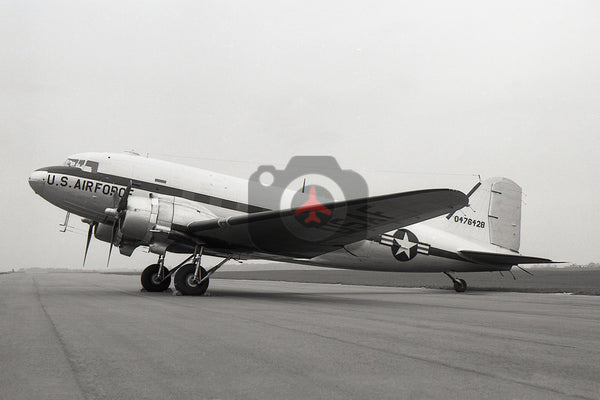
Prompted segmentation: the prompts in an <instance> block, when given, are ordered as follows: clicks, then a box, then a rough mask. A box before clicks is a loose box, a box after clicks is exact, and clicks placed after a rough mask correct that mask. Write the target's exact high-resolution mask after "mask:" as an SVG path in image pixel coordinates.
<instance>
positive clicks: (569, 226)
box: [0, 0, 600, 269]
mask: <svg viewBox="0 0 600 400" xmlns="http://www.w3.org/2000/svg"><path fill="white" fill-rule="evenodd" d="M599 39H600V3H598V2H597V1H547V0H546V1H522V0H520V1H503V2H496V4H495V5H491V4H490V2H481V1H452V2H448V1H422V2H415V1H405V2H403V1H389V2H368V1H354V0H351V1H348V0H346V1H336V2H327V1H307V0H303V1H296V2H295V1H259V2H246V1H244V2H228V1H222V0H219V1H187V2H186V1H164V2H156V1H122V0H120V1H96V2H91V1H84V2H82V1H54V0H44V1H25V0H15V1H6V0H2V1H0V132H1V135H2V146H1V148H0V152H1V157H2V161H1V162H2V169H1V171H0V176H1V178H2V184H3V187H2V196H1V197H0V199H1V200H0V201H1V210H2V214H3V217H2V222H3V224H2V225H3V226H2V231H1V233H0V235H2V237H1V240H0V246H1V247H0V249H1V251H2V258H3V261H2V263H1V264H0V269H7V268H12V267H14V268H20V267H28V266H56V267H78V266H79V265H80V263H81V258H82V254H83V247H84V242H85V234H84V233H83V232H82V231H79V232H75V233H65V234H61V233H59V232H58V224H59V223H60V222H62V219H63V218H64V212H62V211H61V210H59V209H58V208H56V207H54V206H52V205H50V204H49V203H47V202H46V201H44V200H43V199H42V198H40V197H39V196H37V195H35V194H34V193H33V191H32V190H31V189H30V188H29V186H28V184H27V177H28V175H29V173H30V172H31V171H32V170H34V169H36V168H39V167H42V166H48V165H55V164H58V163H61V162H62V161H63V160H64V159H65V158H66V156H67V155H69V154H72V153H76V152H81V151H122V150H130V149H135V150H136V151H138V152H140V153H142V154H146V153H149V154H150V155H151V156H152V155H154V156H157V157H160V158H164V159H168V160H171V161H176V160H177V159H179V160H180V161H181V162H183V163H186V164H190V165H194V166H199V167H204V168H208V169H214V170H218V171H221V172H224V173H230V174H234V175H238V176H243V177H247V176H249V175H250V174H251V173H252V172H253V171H254V170H255V169H256V167H257V166H258V165H260V164H274V165H276V166H277V167H279V168H283V167H284V166H285V164H286V162H287V160H288V159H289V158H290V157H291V156H294V155H304V154H328V155H333V156H335V157H337V159H338V160H339V162H340V164H341V165H342V167H343V168H348V169H354V170H356V171H358V172H361V173H363V175H364V176H365V177H366V178H367V180H368V183H369V185H370V189H371V192H372V193H386V192H394V191H399V190H404V189H407V188H413V187H414V185H422V186H424V187H428V186H436V187H455V188H457V189H460V190H463V191H468V190H469V189H470V187H471V186H472V185H473V184H474V183H475V182H476V181H477V178H476V177H474V175H477V174H480V175H481V176H482V177H483V178H486V177H491V176H506V177H509V178H511V179H513V180H515V181H516V182H517V183H519V184H520V185H521V186H522V187H523V190H524V193H525V197H524V201H525V205H524V209H523V222H522V225H523V230H522V246H521V250H522V252H523V253H525V254H530V255H536V256H542V257H551V258H553V259H558V260H567V261H572V262H577V263H587V262H591V261H595V262H600V246H599V245H598V243H599V242H600V233H599V229H598V226H600V211H599V205H598V198H600V190H599V182H600V180H599V175H600V173H599V171H600V162H599V156H600V135H599V133H600V40H599ZM415 178H417V180H415ZM415 182H416V183H415ZM72 222H73V224H74V225H75V227H77V228H78V229H82V230H85V229H86V227H87V225H84V224H82V223H81V222H79V221H78V219H76V218H73V221H72ZM107 250H108V244H106V243H101V242H98V241H95V242H94V244H93V245H92V247H91V249H90V264H91V266H90V268H91V267H101V266H102V265H103V263H104V260H105V257H106V252H107ZM151 261H154V256H151V257H150V256H148V255H144V254H137V252H136V254H134V256H133V257H132V258H131V259H127V258H126V257H124V256H119V255H116V254H115V255H114V257H113V261H112V264H113V265H114V266H116V267H120V266H124V267H131V266H136V267H138V268H141V267H143V266H145V265H146V264H148V263H150V262H151Z"/></svg>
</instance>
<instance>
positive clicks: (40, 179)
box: [29, 171, 48, 195]
mask: <svg viewBox="0 0 600 400" xmlns="http://www.w3.org/2000/svg"><path fill="white" fill-rule="evenodd" d="M46 176H48V173H47V172H46V171H33V172H32V173H31V175H29V186H31V188H32V189H33V191H34V192H36V193H37V194H39V195H41V194H42V192H43V191H44V185H45V184H46Z"/></svg>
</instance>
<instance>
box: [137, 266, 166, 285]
mask: <svg viewBox="0 0 600 400" xmlns="http://www.w3.org/2000/svg"><path fill="white" fill-rule="evenodd" d="M158 269H159V266H158V264H152V265H148V266H147V267H146V269H144V271H143V272H142V276H141V281H142V287H143V288H144V289H146V290H147V291H149V292H164V291H165V290H167V289H168V288H169V285H170V284H171V277H170V276H169V277H168V278H167V279H164V280H163V279H162V276H165V275H167V274H168V273H169V270H168V269H167V268H166V267H164V266H163V270H162V272H163V275H162V276H161V277H159V276H158Z"/></svg>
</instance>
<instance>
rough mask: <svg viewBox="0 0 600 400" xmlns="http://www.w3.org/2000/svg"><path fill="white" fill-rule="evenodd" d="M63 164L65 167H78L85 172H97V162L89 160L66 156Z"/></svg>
mask: <svg viewBox="0 0 600 400" xmlns="http://www.w3.org/2000/svg"><path fill="white" fill-rule="evenodd" d="M64 165H65V166H66V167H75V168H79V169H81V170H82V171H86V172H98V162H97V161H90V160H76V159H74V158H67V161H65V163H64Z"/></svg>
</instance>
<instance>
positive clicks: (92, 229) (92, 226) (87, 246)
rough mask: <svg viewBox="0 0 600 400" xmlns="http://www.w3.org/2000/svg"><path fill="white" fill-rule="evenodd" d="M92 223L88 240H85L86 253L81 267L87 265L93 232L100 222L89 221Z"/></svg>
mask: <svg viewBox="0 0 600 400" xmlns="http://www.w3.org/2000/svg"><path fill="white" fill-rule="evenodd" d="M88 223H89V224H90V228H89V229H88V233H87V241H86V242H85V253H84V254H83V264H82V265H81V268H84V267H85V259H86V258H87V254H88V250H89V248H90V241H91V240H92V234H93V233H95V232H96V228H98V223H97V222H96V221H91V222H88Z"/></svg>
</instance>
